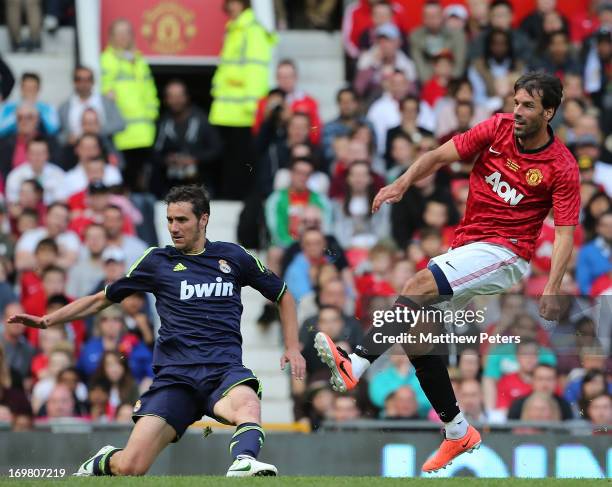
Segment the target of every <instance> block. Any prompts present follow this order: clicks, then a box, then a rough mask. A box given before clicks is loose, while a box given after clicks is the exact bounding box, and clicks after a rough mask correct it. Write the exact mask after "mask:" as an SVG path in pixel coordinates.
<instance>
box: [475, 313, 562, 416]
mask: <svg viewBox="0 0 612 487" xmlns="http://www.w3.org/2000/svg"><path fill="white" fill-rule="evenodd" d="M538 330H539V327H538V324H537V322H536V321H535V320H534V319H533V318H532V317H531V316H529V315H527V314H523V315H518V316H517V317H516V318H515V320H514V321H513V322H512V323H511V328H510V329H509V334H510V335H511V336H518V337H520V338H521V343H522V344H524V343H525V342H533V341H534V340H536V338H537V334H538ZM530 346H533V345H530ZM517 349H518V345H517V344H515V343H507V344H503V345H496V346H495V347H493V348H492V349H491V350H490V351H489V353H488V356H487V359H486V362H485V368H484V372H483V379H482V382H483V390H484V393H485V405H486V407H487V408H488V409H494V408H495V403H496V398H497V397H498V395H497V384H496V381H498V380H499V379H501V377H502V376H503V375H504V374H508V373H513V372H516V371H517V370H518V369H519V363H518V357H517ZM536 350H537V358H536V359H535V363H543V364H548V365H551V366H553V367H555V366H556V365H557V359H556V357H555V355H554V353H553V352H552V350H551V349H550V348H548V347H544V346H539V347H536ZM528 357H529V355H527V357H526V358H528Z"/></svg>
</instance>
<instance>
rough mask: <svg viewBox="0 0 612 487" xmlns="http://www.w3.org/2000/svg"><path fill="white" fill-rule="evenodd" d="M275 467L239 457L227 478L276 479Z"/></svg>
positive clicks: (247, 457)
mask: <svg viewBox="0 0 612 487" xmlns="http://www.w3.org/2000/svg"><path fill="white" fill-rule="evenodd" d="M277 475H278V470H277V469H276V467H275V466H274V465H270V464H268V463H263V462H258V461H257V460H255V459H254V458H253V457H249V456H247V455H238V456H237V457H236V460H234V463H232V465H231V466H230V468H229V469H228V471H227V475H226V477H276V476H277Z"/></svg>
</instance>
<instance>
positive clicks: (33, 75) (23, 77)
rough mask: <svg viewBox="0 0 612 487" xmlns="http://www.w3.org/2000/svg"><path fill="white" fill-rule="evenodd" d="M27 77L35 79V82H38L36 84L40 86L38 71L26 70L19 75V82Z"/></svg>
mask: <svg viewBox="0 0 612 487" xmlns="http://www.w3.org/2000/svg"><path fill="white" fill-rule="evenodd" d="M27 79H32V80H34V81H36V83H38V86H40V76H39V75H38V73H32V72H31V71H26V72H25V73H23V74H22V75H21V82H22V83H23V82H24V81H25V80H27Z"/></svg>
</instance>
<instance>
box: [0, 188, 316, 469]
mask: <svg viewBox="0 0 612 487" xmlns="http://www.w3.org/2000/svg"><path fill="white" fill-rule="evenodd" d="M166 203H167V205H168V207H167V219H168V230H169V232H170V235H171V237H172V241H173V243H174V246H170V245H169V246H166V247H165V248H157V247H151V248H149V249H148V250H147V251H146V252H145V253H144V254H143V256H142V257H141V258H140V259H139V260H138V261H136V262H135V263H134V265H133V266H132V267H131V268H130V270H129V272H128V273H127V274H126V275H125V277H122V278H121V279H119V280H117V281H116V282H114V283H112V284H110V285H108V286H107V287H106V288H105V289H104V291H101V292H99V293H97V294H94V295H90V296H85V297H83V298H80V299H77V300H76V301H74V302H73V303H70V304H68V305H67V306H64V307H63V308H61V309H59V310H57V311H55V312H53V313H51V314H49V315H46V316H42V317H38V316H32V315H27V314H19V315H15V316H12V317H10V318H9V322H10V323H23V324H24V325H27V326H31V327H35V328H47V327H49V326H53V325H61V324H63V323H66V322H68V321H73V320H77V319H81V318H84V317H85V316H88V315H90V314H93V313H97V312H99V311H101V310H102V309H104V308H106V307H107V306H110V305H111V304H113V303H118V302H120V301H122V300H123V299H124V298H125V297H127V296H129V295H130V294H132V293H135V292H150V293H153V294H154V295H155V297H156V307H157V312H158V314H159V316H160V318H161V328H160V330H159V337H158V339H157V342H156V343H155V352H154V357H153V368H154V372H155V378H154V380H153V384H152V385H151V387H150V388H149V390H148V391H147V392H145V393H144V394H143V395H142V397H141V398H140V400H139V401H138V402H137V403H136V405H135V407H134V414H133V420H134V422H135V423H136V425H135V426H134V429H133V430H132V433H131V435H130V438H129V440H128V443H127V445H126V446H125V448H115V447H114V446H111V445H107V446H105V447H104V448H102V449H101V450H100V451H98V452H97V453H96V454H95V455H94V456H93V457H91V458H89V459H88V460H87V461H85V462H84V463H83V464H82V465H81V467H80V468H79V470H78V472H77V475H83V476H89V475H144V474H145V473H146V472H147V471H148V469H149V467H150V466H151V465H152V464H153V461H154V460H155V458H156V457H157V456H158V455H159V453H160V452H161V451H162V450H163V449H164V448H165V447H166V446H167V445H168V444H170V443H172V442H176V441H178V440H179V439H180V437H181V436H182V434H183V433H184V432H185V430H186V429H187V427H188V426H189V425H190V424H192V423H193V422H194V421H197V420H198V419H200V418H201V417H202V416H203V415H207V416H210V417H212V418H215V419H216V420H218V421H219V422H221V423H225V424H232V425H236V432H235V433H234V435H233V436H232V439H231V440H230V453H231V454H232V456H233V458H234V462H233V463H232V465H231V466H230V467H229V470H228V472H227V476H228V477H243V476H263V475H276V474H277V469H276V467H275V466H274V465H268V464H265V463H262V462H259V461H257V455H258V453H259V450H260V448H261V446H262V445H263V442H264V439H265V434H264V431H263V429H262V427H261V426H260V422H261V413H260V397H261V385H260V383H259V380H258V379H257V377H256V376H255V375H254V374H253V372H252V371H251V370H249V369H248V368H246V367H245V366H244V365H243V364H242V336H241V334H240V316H241V314H242V303H241V300H240V290H241V288H242V287H243V286H251V287H253V288H255V289H257V290H258V291H259V292H260V293H261V294H263V295H264V296H265V297H266V298H268V299H269V300H271V301H273V302H276V303H277V304H278V306H279V311H280V318H281V323H282V331H283V337H284V340H285V347H286V348H285V351H284V353H283V355H282V357H281V360H280V362H281V368H284V367H285V365H286V364H287V363H289V364H290V366H291V373H292V374H293V375H294V377H297V378H302V377H303V376H304V370H305V362H304V358H303V357H302V355H301V353H300V348H299V343H298V326H297V318H296V311H295V301H294V299H293V297H292V296H291V294H290V293H289V292H288V291H287V285H286V284H285V283H284V282H283V281H282V280H281V279H279V278H278V277H277V276H276V275H275V274H273V273H272V272H270V271H269V270H268V269H266V268H265V267H264V266H263V264H262V263H261V262H260V261H259V260H258V259H257V257H255V256H254V255H252V254H251V253H249V252H248V251H247V250H245V249H244V248H242V247H240V246H239V245H235V244H232V243H226V242H211V241H210V240H207V239H206V225H207V224H208V219H209V216H210V204H209V199H208V196H207V194H206V191H205V190H204V188H202V187H199V186H195V185H192V186H179V187H175V188H173V189H172V190H170V192H169V193H168V196H167V197H166Z"/></svg>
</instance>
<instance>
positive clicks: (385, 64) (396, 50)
mask: <svg viewBox="0 0 612 487" xmlns="http://www.w3.org/2000/svg"><path fill="white" fill-rule="evenodd" d="M395 71H401V72H402V73H404V75H405V76H406V79H407V80H408V81H409V82H410V83H411V85H412V86H414V83H415V82H416V81H417V72H416V68H415V65H414V63H413V62H412V60H411V59H410V58H409V57H408V56H406V54H404V53H403V52H402V51H401V50H400V31H399V29H398V28H397V27H396V26H395V24H392V23H387V24H383V25H381V26H379V27H377V28H376V42H375V44H374V45H373V46H372V47H371V48H370V49H369V50H367V51H365V52H363V53H362V54H361V55H360V56H359V60H358V62H357V75H356V77H355V81H354V87H355V91H356V92H357V94H358V95H359V96H361V97H362V98H365V99H366V100H367V101H369V102H371V101H373V100H375V99H376V98H378V97H379V96H380V95H381V94H382V91H383V90H382V86H383V80H384V79H385V78H386V77H388V76H389V75H390V74H391V73H393V72H395Z"/></svg>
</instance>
